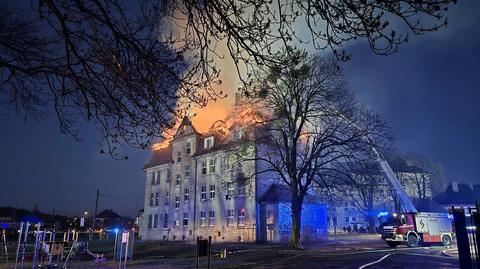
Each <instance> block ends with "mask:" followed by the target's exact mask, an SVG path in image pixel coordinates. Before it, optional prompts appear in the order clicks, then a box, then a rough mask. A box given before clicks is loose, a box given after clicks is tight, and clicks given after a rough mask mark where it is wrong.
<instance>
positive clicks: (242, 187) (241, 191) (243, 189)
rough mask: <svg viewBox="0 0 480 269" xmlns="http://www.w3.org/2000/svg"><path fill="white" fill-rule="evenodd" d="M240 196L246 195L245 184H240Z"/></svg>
mask: <svg viewBox="0 0 480 269" xmlns="http://www.w3.org/2000/svg"><path fill="white" fill-rule="evenodd" d="M238 196H241V197H243V196H245V184H239V186H238Z"/></svg>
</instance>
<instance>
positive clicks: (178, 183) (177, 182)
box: [175, 174, 182, 187]
mask: <svg viewBox="0 0 480 269" xmlns="http://www.w3.org/2000/svg"><path fill="white" fill-rule="evenodd" d="M181 178H182V174H177V177H176V179H175V182H176V185H177V187H180V183H181V180H180V179H181Z"/></svg>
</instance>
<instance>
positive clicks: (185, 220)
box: [183, 212, 188, 226]
mask: <svg viewBox="0 0 480 269" xmlns="http://www.w3.org/2000/svg"><path fill="white" fill-rule="evenodd" d="M183 226H188V212H184V213H183Z"/></svg>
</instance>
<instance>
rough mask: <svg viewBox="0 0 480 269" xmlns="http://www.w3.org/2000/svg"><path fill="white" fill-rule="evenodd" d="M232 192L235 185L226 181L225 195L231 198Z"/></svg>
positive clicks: (233, 192)
mask: <svg viewBox="0 0 480 269" xmlns="http://www.w3.org/2000/svg"><path fill="white" fill-rule="evenodd" d="M234 194H235V187H234V185H233V182H227V195H228V196H229V198H232V197H233V195H234Z"/></svg>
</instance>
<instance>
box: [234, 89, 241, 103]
mask: <svg viewBox="0 0 480 269" xmlns="http://www.w3.org/2000/svg"><path fill="white" fill-rule="evenodd" d="M241 104H242V93H240V92H238V91H237V92H236V93H235V106H239V105H241Z"/></svg>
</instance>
